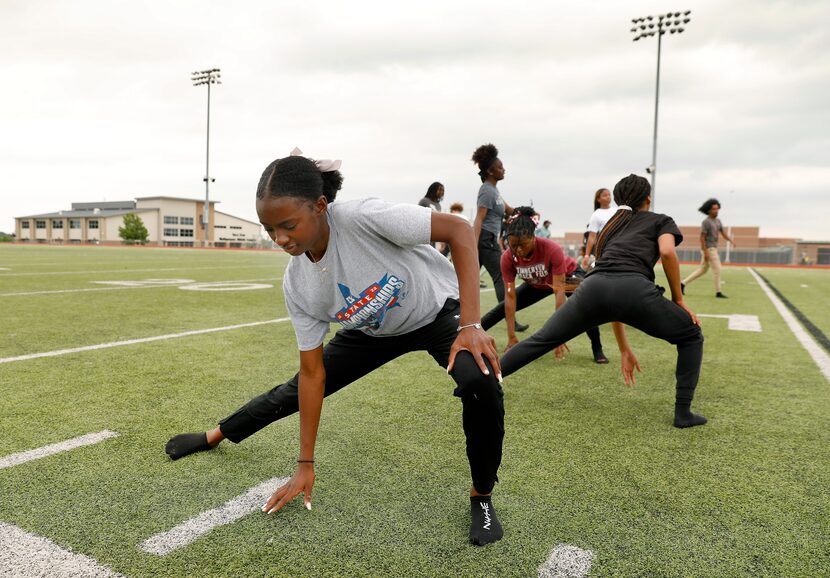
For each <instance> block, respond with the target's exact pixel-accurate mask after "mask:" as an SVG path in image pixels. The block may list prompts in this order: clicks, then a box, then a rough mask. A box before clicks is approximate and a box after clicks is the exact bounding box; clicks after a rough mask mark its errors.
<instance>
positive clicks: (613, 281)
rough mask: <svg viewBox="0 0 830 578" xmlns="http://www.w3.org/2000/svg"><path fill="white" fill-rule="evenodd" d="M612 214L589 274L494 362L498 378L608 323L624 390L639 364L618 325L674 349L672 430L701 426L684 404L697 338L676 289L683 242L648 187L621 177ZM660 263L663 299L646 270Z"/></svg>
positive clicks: (690, 393) (696, 372)
mask: <svg viewBox="0 0 830 578" xmlns="http://www.w3.org/2000/svg"><path fill="white" fill-rule="evenodd" d="M614 200H615V201H616V202H617V204H618V205H619V209H618V210H617V212H616V214H615V215H614V216H613V217H612V218H611V220H610V221H608V223H607V224H606V225H605V227H603V229H602V231H601V232H600V234H599V236H598V238H597V245H596V253H595V254H596V256H597V261H596V263H595V265H594V268H593V269H592V270H591V272H590V273H588V275H587V276H586V279H585V281H583V282H582V284H581V285H580V286H579V288H578V289H577V290H576V291H575V292H574V294H573V296H572V297H571V298H570V299H568V301H567V302H565V304H564V305H563V306H562V307H561V308H560V309H559V310H558V311H557V312H556V314H555V315H553V316H552V317H551V318H550V319H548V321H547V322H546V323H545V325H544V326H543V327H542V328H541V329H540V330H539V331H537V332H536V333H534V334H533V335H531V336H530V337H529V338H527V339H525V340H524V341H522V342H520V343H519V344H517V345H515V346H514V347H512V348H511V349H509V350H508V351H507V352H506V353H505V354H504V356H503V357H502V359H501V367H502V375H503V376H505V377H506V376H508V375H510V374H512V373H515V372H516V371H517V370H518V369H520V368H522V367H524V366H525V365H527V364H528V363H530V362H531V361H533V360H534V359H537V358H538V357H541V356H542V355H544V354H545V353H546V352H548V351H551V350H552V349H554V348H556V347H558V346H559V345H561V344H562V343H565V342H567V341H568V340H570V339H572V338H574V337H576V336H577V335H579V334H580V333H583V332H584V331H586V330H587V329H589V328H591V327H596V326H597V325H602V324H603V323H608V322H613V327H614V336H615V337H616V338H617V343H618V345H619V348H620V354H621V355H620V357H621V359H622V361H621V364H622V373H623V377H624V379H625V383H626V385H628V384H633V383H634V370H635V369H636V370H637V371H639V370H640V365H639V362H638V361H637V358H636V357H635V355H634V352H633V351H632V350H631V347H630V346H629V344H628V340H627V338H626V335H625V329H624V327H623V324H626V325H631V326H632V327H635V328H637V329H639V330H641V331H643V332H644V333H646V334H648V335H650V336H652V337H657V338H659V339H664V340H666V341H668V342H669V343H671V344H673V345H676V346H677V368H676V372H675V375H676V378H677V389H676V396H675V410H674V426H675V427H679V428H685V427H692V426H696V425H703V424H705V423H706V418H705V417H703V416H702V415H697V414H694V413H692V411H691V405H692V399H693V398H694V393H695V388H696V387H697V382H698V378H699V376H700V365H701V362H702V360H703V334H702V332H701V330H700V323H699V322H698V320H697V317H696V316H695V314H694V313H693V312H692V311H691V310H690V309H689V308H688V307H687V306H686V304H685V303H684V301H683V295H682V293H681V291H680V267H679V264H678V260H677V254H676V252H675V247H676V246H677V245H679V244H680V242H681V241H682V240H683V235H681V233H680V230H679V229H678V228H677V225H676V224H675V222H674V220H673V219H672V218H671V217H668V216H666V215H661V214H658V213H651V212H649V207H650V206H651V186H650V185H649V183H648V181H647V180H646V179H644V178H643V177H640V176H637V175H629V176H627V177H625V178H624V179H622V180H621V181H620V182H619V183H617V186H615V187H614ZM658 259H661V260H662V263H663V270H664V271H665V273H666V277H667V279H668V282H669V288H670V289H671V296H672V297H671V301H669V300H668V299H665V298H664V297H663V290H662V288H660V287H657V286H656V285H655V284H654V265H655V264H656V263H657V260H658Z"/></svg>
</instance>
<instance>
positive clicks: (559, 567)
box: [538, 544, 594, 578]
mask: <svg viewBox="0 0 830 578" xmlns="http://www.w3.org/2000/svg"><path fill="white" fill-rule="evenodd" d="M593 559H594V553H593V552H592V551H591V550H583V549H582V548H577V547H576V546H571V545H569V544H557V545H556V546H555V547H554V549H553V550H551V551H550V555H549V556H548V559H547V560H545V563H544V564H542V565H541V566H539V574H538V576H539V578H582V577H583V576H587V575H588V573H589V572H590V571H591V562H592V561H593Z"/></svg>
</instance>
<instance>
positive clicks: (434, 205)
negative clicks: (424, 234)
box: [418, 181, 450, 257]
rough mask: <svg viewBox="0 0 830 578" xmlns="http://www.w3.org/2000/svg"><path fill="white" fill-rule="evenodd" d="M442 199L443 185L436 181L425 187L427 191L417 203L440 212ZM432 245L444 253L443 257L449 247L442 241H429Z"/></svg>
mask: <svg viewBox="0 0 830 578" xmlns="http://www.w3.org/2000/svg"><path fill="white" fill-rule="evenodd" d="M443 199H444V185H442V184H441V183H439V182H438V181H436V182H434V183H432V184H431V185H430V186H429V188H427V193H426V195H424V198H423V199H421V200H420V201H418V205H419V206H421V207H426V208H428V209H432V210H433V211H437V212H439V213H440V212H441V201H442V200H443ZM430 245H432V246H433V247H435V248H436V249H438V251H439V252H440V253H441V254H442V255H444V256H445V257H446V256H447V254H449V252H450V248H449V247H447V246H445V245H444V244H443V243H430Z"/></svg>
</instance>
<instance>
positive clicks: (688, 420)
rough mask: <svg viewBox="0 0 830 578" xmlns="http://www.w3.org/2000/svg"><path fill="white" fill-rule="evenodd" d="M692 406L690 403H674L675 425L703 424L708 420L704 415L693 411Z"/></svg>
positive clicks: (691, 425)
mask: <svg viewBox="0 0 830 578" xmlns="http://www.w3.org/2000/svg"><path fill="white" fill-rule="evenodd" d="M691 406H692V404H690V403H676V404H675V405H674V427H681V428H683V427H694V426H696V425H703V424H705V423H706V422H707V421H708V420H707V419H706V418H705V417H703V416H702V415H698V414H696V413H692V410H691Z"/></svg>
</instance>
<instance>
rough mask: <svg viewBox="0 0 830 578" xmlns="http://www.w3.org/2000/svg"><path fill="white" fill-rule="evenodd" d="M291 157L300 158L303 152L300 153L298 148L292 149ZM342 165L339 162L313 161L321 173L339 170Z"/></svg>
mask: <svg viewBox="0 0 830 578" xmlns="http://www.w3.org/2000/svg"><path fill="white" fill-rule="evenodd" d="M291 156H292V157H302V156H305V155H303V151H301V150H300V149H299V148H298V147H294V150H293V151H291ZM342 163H343V161H341V160H336V161H333V160H331V159H321V160H318V161H314V164H315V165H317V168H318V169H320V172H321V173H330V172H332V171H337V170H339V169H340V165H341V164H342Z"/></svg>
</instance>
